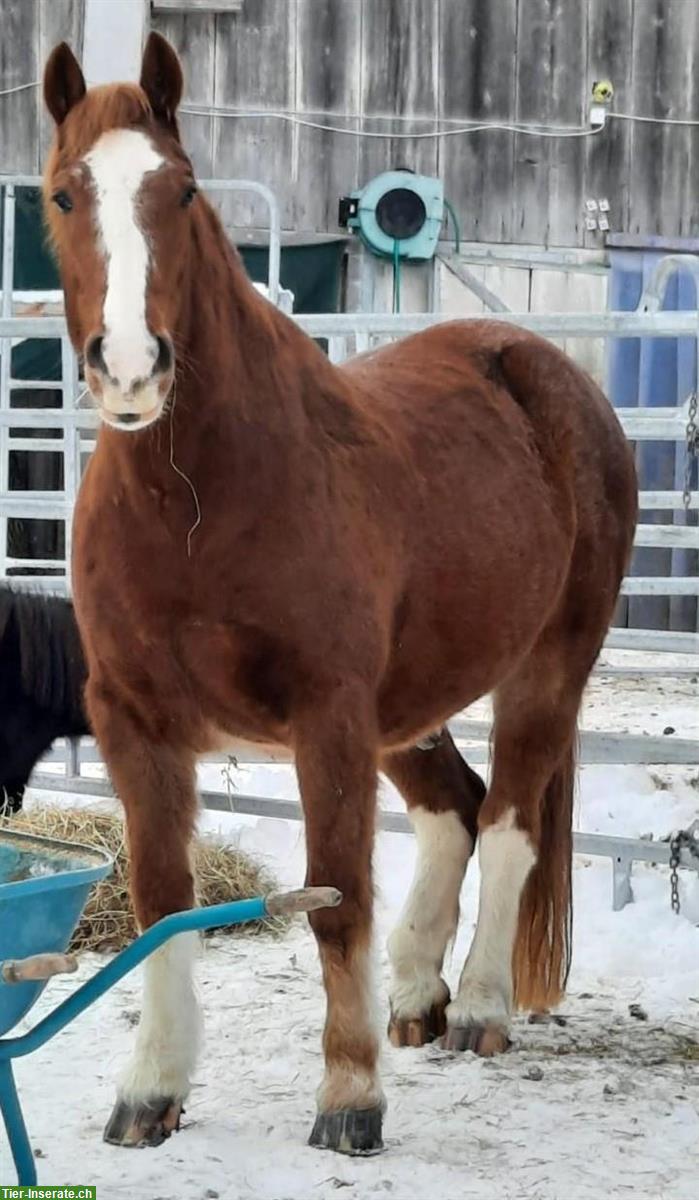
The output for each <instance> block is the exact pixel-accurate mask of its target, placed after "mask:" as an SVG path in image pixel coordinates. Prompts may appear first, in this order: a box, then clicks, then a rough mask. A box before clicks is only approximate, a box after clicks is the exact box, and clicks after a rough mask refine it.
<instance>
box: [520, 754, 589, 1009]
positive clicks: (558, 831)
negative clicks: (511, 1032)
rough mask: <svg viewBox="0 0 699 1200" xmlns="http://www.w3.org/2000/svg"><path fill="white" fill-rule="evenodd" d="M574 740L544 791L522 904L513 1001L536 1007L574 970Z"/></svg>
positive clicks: (555, 997)
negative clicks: (535, 848)
mask: <svg viewBox="0 0 699 1200" xmlns="http://www.w3.org/2000/svg"><path fill="white" fill-rule="evenodd" d="M576 743H577V736H576V735H574V737H573V738H572V740H571V744H570V746H569V747H568V749H567V750H566V752H565V755H564V757H563V758H562V759H561V761H560V762H559V764H558V766H557V768H556V770H555V772H554V774H553V775H552V777H551V779H550V780H549V784H548V786H547V788H546V791H545V793H544V797H543V803H542V809H541V834H540V840H539V852H538V858H537V861H536V865H535V866H534V868H533V869H532V872H531V874H530V876H529V878H528V880H527V882H526V884H525V886H524V891H523V892H522V899H521V901H520V907H519V924H518V927H517V936H516V939H515V946H514V951H513V955H512V979H513V984H514V1000H515V1004H516V1006H517V1008H521V1009H526V1010H528V1011H533V1012H542V1011H544V1010H545V1009H548V1008H553V1007H554V1006H555V1005H556V1004H558V1002H559V1001H560V999H561V997H562V995H563V992H564V990H565V985H566V982H567V980H568V972H569V970H570V956H571V941H572V926H573V894H572V867H573V795H574V790H575V760H576V749H577V745H576Z"/></svg>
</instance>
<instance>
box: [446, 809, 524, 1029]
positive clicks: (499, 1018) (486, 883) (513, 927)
mask: <svg viewBox="0 0 699 1200" xmlns="http://www.w3.org/2000/svg"><path fill="white" fill-rule="evenodd" d="M479 842H480V852H479V860H480V868H481V888H480V896H479V901H478V923H477V925H476V932H475V934H474V937H473V943H472V945H471V950H470V952H469V956H468V958H467V959H466V964H465V966H464V969H463V971H462V973H461V980H460V982H459V993H458V995H457V996H456V998H455V999H454V1000H453V1001H452V1003H451V1004H450V1005H449V1007H448V1009H447V1020H448V1021H449V1024H450V1025H467V1024H470V1023H471V1022H475V1023H477V1024H480V1023H484V1022H492V1023H493V1024H496V1025H502V1026H504V1027H507V1026H508V1025H509V1020H510V1015H511V1012H512V951H513V949H514V942H515V935H516V933H517V919H518V917H519V901H520V897H521V895H522V889H523V887H524V885H525V883H526V882H527V876H528V875H529V872H530V871H531V869H532V867H533V866H534V863H535V862H536V854H535V853H534V850H533V849H532V844H531V841H530V839H529V835H528V834H526V833H525V832H524V831H523V830H522V829H516V828H515V814H514V810H513V809H510V810H509V811H508V812H507V813H505V815H504V816H503V817H502V819H501V820H500V821H498V822H497V823H496V824H495V825H491V826H489V827H488V828H487V829H486V830H485V831H484V832H483V833H481V835H480V839H479Z"/></svg>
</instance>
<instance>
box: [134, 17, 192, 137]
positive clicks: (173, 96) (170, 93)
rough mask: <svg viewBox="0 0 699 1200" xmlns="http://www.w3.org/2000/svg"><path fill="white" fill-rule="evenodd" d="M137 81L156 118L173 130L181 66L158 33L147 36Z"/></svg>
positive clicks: (181, 79)
mask: <svg viewBox="0 0 699 1200" xmlns="http://www.w3.org/2000/svg"><path fill="white" fill-rule="evenodd" d="M140 82H141V87H142V88H143V90H144V92H145V93H146V95H147V97H148V99H149V100H150V105H151V108H152V109H153V114H154V116H155V117H156V119H157V120H159V121H163V122H164V124H166V125H168V126H170V127H171V128H172V129H173V130H174V131H175V132H176V131H177V120H176V113H177V108H178V105H179V103H180V100H181V99H182V89H183V87H184V80H183V78H182V68H181V66H180V60H179V58H178V57H177V55H176V54H175V51H174V50H173V48H172V46H171V45H170V43H169V42H166V41H165V38H164V37H162V36H161V35H160V34H159V33H155V32H154V33H151V34H149V36H148V41H147V42H146V48H145V50H144V52H143V62H142V64H141V80H140Z"/></svg>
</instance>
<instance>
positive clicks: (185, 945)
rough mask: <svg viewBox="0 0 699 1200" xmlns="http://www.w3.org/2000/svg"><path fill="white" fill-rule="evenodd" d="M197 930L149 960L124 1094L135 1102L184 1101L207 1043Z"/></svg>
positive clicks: (179, 936)
mask: <svg viewBox="0 0 699 1200" xmlns="http://www.w3.org/2000/svg"><path fill="white" fill-rule="evenodd" d="M197 945H198V936H197V934H196V933H179V934H177V936H176V937H174V938H173V939H172V941H170V942H167V943H166V944H165V945H164V946H161V947H160V949H159V950H156V951H155V952H154V953H153V954H151V956H150V958H147V959H146V962H145V966H144V973H145V983H144V991H143V1006H142V1010H141V1020H140V1022H139V1026H138V1036H137V1039H136V1047H135V1053H134V1055H133V1058H132V1060H131V1062H130V1064H129V1066H128V1068H127V1070H126V1071H125V1073H124V1074H123V1076H122V1078H121V1082H120V1087H119V1094H120V1096H122V1097H123V1099H124V1100H126V1101H128V1102H129V1103H136V1102H139V1101H146V1100H154V1099H175V1100H183V1099H184V1098H185V1096H186V1095H187V1094H188V1092H189V1088H190V1083H191V1078H192V1073H193V1071H194V1067H195V1065H196V1060H197V1054H198V1050H199V1043H200V1041H201V1019H200V1014H199V1006H198V1004H197V998H196V995H195V993H194V981H193V965H194V958H195V955H196V950H197Z"/></svg>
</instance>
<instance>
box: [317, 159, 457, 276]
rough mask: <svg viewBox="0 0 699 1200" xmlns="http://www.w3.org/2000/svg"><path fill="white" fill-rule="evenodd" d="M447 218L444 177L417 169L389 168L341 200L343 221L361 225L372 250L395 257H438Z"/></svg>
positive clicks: (351, 226) (360, 230)
mask: <svg viewBox="0 0 699 1200" xmlns="http://www.w3.org/2000/svg"><path fill="white" fill-rule="evenodd" d="M443 220H444V187H443V185H442V181H441V179H434V178H432V177H431V176H429V175H414V174H413V173H412V171H384V172H383V174H381V175H376V176H375V178H374V179H371V180H370V181H369V183H367V184H366V186H365V187H363V188H360V189H359V190H358V191H355V192H352V193H351V195H349V196H345V197H343V199H342V200H340V215H339V222H340V224H341V225H345V226H346V227H347V228H348V229H353V230H356V232H357V233H358V234H359V237H360V238H361V239H362V242H363V243H364V245H365V246H366V247H367V248H368V249H369V250H371V252H372V253H373V254H376V255H378V256H379V257H380V258H389V259H392V260H394V261H395V260H396V259H397V258H401V259H407V260H411V261H413V262H419V261H422V262H424V261H426V260H429V259H431V258H433V257H434V254H435V251H436V249H437V242H438V240H439V231H440V229H441V227H442V222H443Z"/></svg>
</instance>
